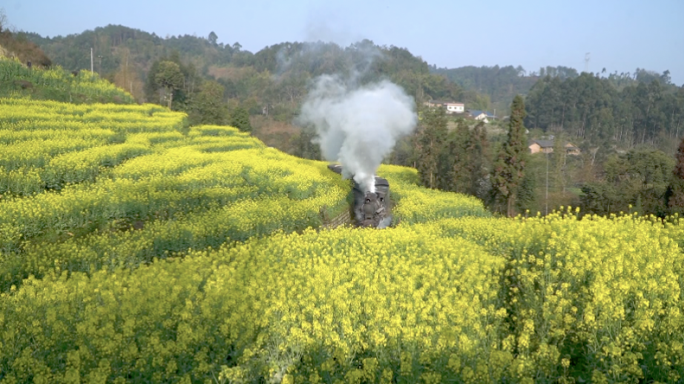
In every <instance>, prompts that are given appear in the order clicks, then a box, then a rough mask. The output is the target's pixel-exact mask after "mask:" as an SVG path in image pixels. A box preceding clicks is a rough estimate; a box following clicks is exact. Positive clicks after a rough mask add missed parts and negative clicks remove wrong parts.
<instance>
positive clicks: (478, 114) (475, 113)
mask: <svg viewBox="0 0 684 384" xmlns="http://www.w3.org/2000/svg"><path fill="white" fill-rule="evenodd" d="M470 117H472V118H473V119H475V120H478V121H482V122H484V123H485V124H487V123H489V120H493V119H494V118H495V116H494V115H492V114H491V113H489V112H487V111H479V110H472V111H470Z"/></svg>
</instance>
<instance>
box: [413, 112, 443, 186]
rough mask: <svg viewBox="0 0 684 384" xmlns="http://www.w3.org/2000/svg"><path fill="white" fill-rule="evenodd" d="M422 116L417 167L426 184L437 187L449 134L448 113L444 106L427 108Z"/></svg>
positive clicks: (423, 182)
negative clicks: (441, 161) (441, 158)
mask: <svg viewBox="0 0 684 384" xmlns="http://www.w3.org/2000/svg"><path fill="white" fill-rule="evenodd" d="M421 117H422V119H421V127H420V131H419V132H418V134H417V135H416V159H415V163H416V168H417V169H418V174H419V176H420V181H421V183H422V184H423V185H424V186H426V187H428V188H437V187H438V186H439V184H440V182H439V179H440V177H441V175H440V157H441V156H442V153H443V150H444V142H445V141H446V136H447V120H446V114H445V112H444V109H443V108H435V109H426V110H424V111H423V113H422V116H421Z"/></svg>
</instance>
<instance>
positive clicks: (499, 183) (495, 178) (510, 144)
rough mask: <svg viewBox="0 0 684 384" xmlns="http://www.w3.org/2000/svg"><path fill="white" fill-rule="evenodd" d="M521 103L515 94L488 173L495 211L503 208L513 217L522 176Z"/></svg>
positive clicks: (523, 131) (523, 110)
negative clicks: (502, 139) (503, 139)
mask: <svg viewBox="0 0 684 384" xmlns="http://www.w3.org/2000/svg"><path fill="white" fill-rule="evenodd" d="M524 118H525V103H524V102H523V98H522V96H520V95H516V96H515V98H514V99H513V104H512V105H511V117H510V120H509V124H508V137H507V140H506V142H505V143H504V144H503V146H502V147H501V150H500V151H499V154H498V156H497V160H496V162H495V163H494V167H493V170H492V202H493V204H494V205H495V206H497V207H498V209H499V210H501V209H502V207H503V206H505V209H506V214H507V215H508V216H509V217H512V216H513V215H514V214H515V204H516V197H517V194H518V189H519V188H520V185H521V183H522V181H523V178H524V176H525V161H526V157H527V156H526V154H527V138H526V137H525V126H524V125H523V119H524Z"/></svg>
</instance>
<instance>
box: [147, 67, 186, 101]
mask: <svg viewBox="0 0 684 384" xmlns="http://www.w3.org/2000/svg"><path fill="white" fill-rule="evenodd" d="M183 80H184V78H183V73H182V72H181V69H180V66H179V65H178V64H176V63H174V62H173V61H162V62H160V63H159V68H158V71H157V73H156V74H155V77H154V81H155V83H156V84H157V86H158V87H160V88H164V89H166V95H167V103H168V104H167V105H168V107H169V109H171V103H172V102H173V92H174V91H175V90H178V89H180V88H181V87H182V86H183Z"/></svg>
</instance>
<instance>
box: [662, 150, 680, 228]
mask: <svg viewBox="0 0 684 384" xmlns="http://www.w3.org/2000/svg"><path fill="white" fill-rule="evenodd" d="M675 160H676V163H675V167H674V171H673V172H672V173H673V175H672V181H671V182H670V185H669V186H668V188H667V193H666V194H665V201H666V204H667V208H668V213H669V214H671V215H673V214H675V213H678V214H679V215H680V216H683V215H684V137H682V141H681V142H680V143H679V148H678V149H677V154H676V155H675Z"/></svg>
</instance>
